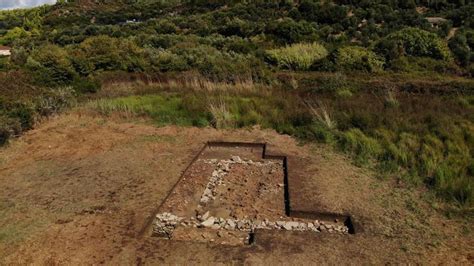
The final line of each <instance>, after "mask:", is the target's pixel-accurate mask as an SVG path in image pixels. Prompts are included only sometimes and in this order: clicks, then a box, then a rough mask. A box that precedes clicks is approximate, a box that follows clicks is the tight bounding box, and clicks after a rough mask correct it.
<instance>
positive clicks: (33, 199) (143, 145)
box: [0, 114, 474, 264]
mask: <svg viewBox="0 0 474 266" xmlns="http://www.w3.org/2000/svg"><path fill="white" fill-rule="evenodd" d="M208 140H227V141H252V142H265V141H266V142H268V143H270V144H272V145H275V146H278V148H279V149H280V150H282V151H284V152H285V153H287V154H291V155H293V156H297V157H298V158H300V163H301V164H302V165H306V167H305V168H302V171H306V172H305V174H306V175H305V178H304V180H299V182H300V184H302V185H300V187H299V188H298V193H299V194H300V197H301V198H304V199H306V200H305V201H301V202H300V203H299V204H300V206H299V207H300V208H301V209H304V208H306V207H307V208H309V207H312V206H314V205H315V204H316V205H318V206H322V207H321V208H324V209H327V210H331V211H348V212H350V213H352V214H353V215H355V216H357V217H358V218H359V219H360V221H361V222H362V224H363V226H364V229H365V232H364V233H362V234H356V235H351V236H342V235H329V234H319V235H316V236H314V237H308V236H307V235H305V234H304V233H297V232H291V233H289V232H268V233H262V234H261V237H260V239H259V242H258V243H256V245H254V246H241V247H230V246H222V245H212V244H209V243H195V242H186V241H166V240H157V239H155V238H152V237H148V236H146V237H145V238H140V237H139V233H140V231H141V230H142V229H143V228H144V227H145V226H146V224H147V222H148V221H149V220H150V219H151V217H152V216H153V215H154V213H153V212H154V211H155V210H156V208H157V206H158V205H159V204H160V203H161V201H162V200H163V199H164V197H165V196H166V194H167V193H168V191H169V190H170V189H171V188H172V186H173V185H174V184H175V182H176V181H177V180H178V178H179V176H180V175H181V173H182V171H183V170H184V169H185V168H186V166H187V165H188V163H189V162H190V161H191V159H192V158H193V156H194V155H195V154H196V152H197V151H198V150H199V149H200V148H201V147H202V145H203V144H204V142H206V141H208ZM420 195H421V192H420V191H414V190H413V189H409V188H405V187H404V186H397V185H396V184H392V183H391V182H390V181H381V180H377V179H376V178H374V177H373V176H371V174H370V173H366V171H363V170H361V169H358V168H356V167H354V166H352V165H351V164H350V162H349V161H348V160H347V159H346V158H344V157H343V156H340V155H337V154H335V153H334V152H332V151H331V150H330V149H328V148H326V147H322V146H316V145H303V146H302V145H298V143H297V142H296V141H295V140H294V139H292V138H290V137H288V136H282V135H278V134H276V133H275V132H273V131H266V130H257V129H255V130H229V131H218V130H214V129H197V128H179V127H163V128H155V127H153V126H149V125H146V124H143V123H142V124H140V123H125V122H120V121H115V122H114V121H112V120H104V119H103V118H100V117H90V116H84V115H82V116H79V115H76V114H69V115H62V116H60V117H56V118H53V119H51V120H49V121H46V122H44V123H43V124H42V125H41V126H39V127H38V128H37V129H35V130H32V131H30V132H28V133H27V134H26V135H24V136H22V137H21V138H19V139H17V140H14V141H13V142H12V143H11V144H10V145H9V146H8V147H6V148H3V149H0V264H28V263H35V264H99V263H107V264H137V263H146V264H163V263H167V264H168V263H169V264H174V263H185V262H192V263H203V264H204V263H208V262H221V263H253V264H263V263H265V264H269V263H295V264H299V263H301V264H303V263H304V264H307V263H316V262H329V263H332V264H335V263H339V262H344V263H361V262H372V263H382V262H395V263H400V262H425V263H426V262H445V263H456V264H468V263H473V262H474V261H473V260H474V251H473V246H474V243H473V240H472V239H473V237H472V231H473V228H472V225H469V224H467V223H463V222H461V221H457V220H456V219H451V220H448V219H446V218H444V216H441V215H439V214H438V213H437V212H436V211H434V210H433V208H432V207H431V206H428V205H427V204H426V201H424V200H422V199H421V197H422V196H420Z"/></svg>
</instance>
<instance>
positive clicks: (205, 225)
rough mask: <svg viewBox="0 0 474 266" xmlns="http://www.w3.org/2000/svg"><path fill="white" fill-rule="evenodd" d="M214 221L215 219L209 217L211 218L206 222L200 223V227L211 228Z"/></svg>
mask: <svg viewBox="0 0 474 266" xmlns="http://www.w3.org/2000/svg"><path fill="white" fill-rule="evenodd" d="M215 220H216V219H215V218H214V217H212V216H211V217H209V218H207V220H205V221H204V222H202V223H201V226H204V227H210V226H212V225H213V224H214V221H215Z"/></svg>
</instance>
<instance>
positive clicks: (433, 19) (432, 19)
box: [426, 17, 447, 24]
mask: <svg viewBox="0 0 474 266" xmlns="http://www.w3.org/2000/svg"><path fill="white" fill-rule="evenodd" d="M426 20H428V22H429V23H434V24H437V23H443V22H446V21H447V19H445V18H442V17H427V18H426Z"/></svg>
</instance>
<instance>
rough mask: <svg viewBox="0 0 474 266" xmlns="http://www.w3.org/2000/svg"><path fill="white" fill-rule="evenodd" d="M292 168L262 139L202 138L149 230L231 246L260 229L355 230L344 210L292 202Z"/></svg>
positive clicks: (296, 176) (295, 178)
mask: <svg viewBox="0 0 474 266" xmlns="http://www.w3.org/2000/svg"><path fill="white" fill-rule="evenodd" d="M292 167H295V168H298V167H299V166H298V164H297V163H295V164H292V163H291V162H290V161H289V160H288V157H287V156H285V155H283V154H281V153H279V152H277V151H274V150H272V149H271V148H269V147H268V146H267V144H265V143H240V142H208V143H207V144H206V145H205V146H204V147H203V148H202V149H201V151H200V152H199V153H198V154H197V155H196V156H195V157H194V159H193V160H192V161H191V162H190V164H189V166H188V167H187V168H186V170H185V171H184V172H183V174H182V176H181V178H180V179H179V181H178V182H177V183H176V184H175V186H174V187H173V189H172V190H171V191H170V193H169V194H168V196H167V197H166V199H165V200H164V201H163V202H162V203H161V205H160V206H159V207H158V209H157V212H156V216H155V217H154V220H153V224H152V225H151V230H150V231H152V233H151V234H152V236H154V237H157V238H161V239H167V240H170V241H195V242H212V243H215V244H222V245H231V246H236V245H251V244H254V243H256V242H258V240H259V232H262V231H290V232H306V233H307V237H312V236H313V234H340V235H349V234H355V233H356V228H355V225H354V221H353V218H351V216H350V214H337V213H329V212H324V211H321V209H318V208H317V206H315V208H314V211H312V210H307V209H306V210H298V209H297V208H294V207H293V206H294V204H293V203H294V202H297V201H299V200H304V199H303V198H302V197H299V196H298V186H294V187H292V185H291V184H292V183H295V182H292V181H298V179H299V178H301V176H300V175H301V174H300V173H298V171H293V170H292ZM295 170H297V169H295ZM296 183H297V182H296ZM315 204H317V203H315ZM357 231H358V230H357Z"/></svg>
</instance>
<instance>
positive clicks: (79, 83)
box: [72, 77, 102, 93]
mask: <svg viewBox="0 0 474 266" xmlns="http://www.w3.org/2000/svg"><path fill="white" fill-rule="evenodd" d="M72 87H73V88H74V90H75V91H77V92H79V93H96V92H98V91H99V90H100V88H101V87H102V85H101V84H100V82H99V81H98V80H95V79H92V78H79V77H78V78H76V79H74V82H73V83H72Z"/></svg>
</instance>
